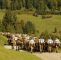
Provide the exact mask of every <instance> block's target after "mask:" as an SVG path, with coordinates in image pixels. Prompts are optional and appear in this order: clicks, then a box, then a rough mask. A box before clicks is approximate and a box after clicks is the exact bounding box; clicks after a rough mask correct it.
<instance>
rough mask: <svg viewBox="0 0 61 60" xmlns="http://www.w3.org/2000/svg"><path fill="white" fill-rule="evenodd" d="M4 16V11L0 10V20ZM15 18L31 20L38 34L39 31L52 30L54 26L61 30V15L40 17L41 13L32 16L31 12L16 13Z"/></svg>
mask: <svg viewBox="0 0 61 60" xmlns="http://www.w3.org/2000/svg"><path fill="white" fill-rule="evenodd" d="M3 16H4V12H1V11H0V20H2V18H3ZM17 20H18V21H21V20H24V22H26V21H31V22H32V23H33V24H34V25H35V27H36V30H37V31H39V33H38V32H36V34H40V33H41V32H45V31H46V30H47V31H48V32H53V31H54V28H55V27H56V28H57V30H58V31H61V15H52V18H46V19H42V18H41V15H40V16H38V17H35V16H33V15H32V14H24V13H23V14H17Z"/></svg>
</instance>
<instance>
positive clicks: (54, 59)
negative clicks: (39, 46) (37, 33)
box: [34, 53, 61, 60]
mask: <svg viewBox="0 0 61 60" xmlns="http://www.w3.org/2000/svg"><path fill="white" fill-rule="evenodd" d="M34 55H36V56H37V57H39V58H41V59H42V60H61V53H34Z"/></svg>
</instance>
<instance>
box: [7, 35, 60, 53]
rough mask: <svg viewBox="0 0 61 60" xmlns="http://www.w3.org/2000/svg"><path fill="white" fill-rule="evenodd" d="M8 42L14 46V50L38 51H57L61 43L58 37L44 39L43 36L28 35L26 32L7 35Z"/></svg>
mask: <svg viewBox="0 0 61 60" xmlns="http://www.w3.org/2000/svg"><path fill="white" fill-rule="evenodd" d="M7 38H8V44H9V45H11V46H12V49H14V46H16V50H20V49H23V50H26V51H30V52H31V53H32V52H33V51H39V52H54V51H55V52H58V49H59V47H60V45H61V42H60V40H59V39H58V38H55V40H53V39H52V38H51V37H50V38H48V39H44V38H43V37H41V38H38V37H35V36H30V35H28V34H11V35H8V36H7Z"/></svg>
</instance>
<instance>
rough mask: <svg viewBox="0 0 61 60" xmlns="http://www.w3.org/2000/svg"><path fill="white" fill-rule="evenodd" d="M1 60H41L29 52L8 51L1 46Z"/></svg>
mask: <svg viewBox="0 0 61 60" xmlns="http://www.w3.org/2000/svg"><path fill="white" fill-rule="evenodd" d="M0 60H40V59H39V58H38V57H36V56H34V55H32V54H31V53H27V52H17V51H12V50H7V49H5V48H3V47H2V46H0Z"/></svg>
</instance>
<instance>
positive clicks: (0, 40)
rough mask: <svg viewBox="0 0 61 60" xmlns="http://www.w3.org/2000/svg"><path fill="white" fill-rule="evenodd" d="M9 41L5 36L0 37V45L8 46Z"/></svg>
mask: <svg viewBox="0 0 61 60" xmlns="http://www.w3.org/2000/svg"><path fill="white" fill-rule="evenodd" d="M7 40H8V39H7V38H6V37H5V36H2V35H0V45H4V44H7Z"/></svg>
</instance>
